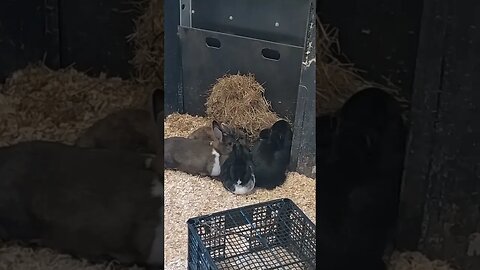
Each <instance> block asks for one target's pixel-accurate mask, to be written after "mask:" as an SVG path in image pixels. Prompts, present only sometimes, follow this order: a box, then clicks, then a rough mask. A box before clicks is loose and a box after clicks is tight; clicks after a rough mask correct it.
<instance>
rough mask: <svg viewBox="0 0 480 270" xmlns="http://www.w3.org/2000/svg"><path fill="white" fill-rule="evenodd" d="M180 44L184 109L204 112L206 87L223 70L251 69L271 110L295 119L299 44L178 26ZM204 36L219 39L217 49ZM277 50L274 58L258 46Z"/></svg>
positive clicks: (195, 112)
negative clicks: (276, 57)
mask: <svg viewBox="0 0 480 270" xmlns="http://www.w3.org/2000/svg"><path fill="white" fill-rule="evenodd" d="M179 33H180V40H181V44H182V45H181V46H182V62H183V90H184V106H185V111H186V112H187V113H190V114H194V115H205V105H204V104H205V101H206V98H207V95H206V93H207V90H208V89H210V88H211V86H212V85H213V84H214V83H215V82H216V80H217V79H218V78H221V77H222V76H223V75H225V74H236V73H238V72H240V73H241V74H247V73H252V74H254V75H255V77H256V79H257V81H258V82H259V83H261V84H263V86H264V88H265V97H266V98H267V100H269V101H270V102H271V104H272V108H273V110H274V111H275V112H277V113H279V114H280V115H281V116H282V117H288V118H289V119H291V120H292V121H293V120H294V119H295V106H296V100H297V92H298V85H299V79H300V70H301V62H302V58H303V48H302V47H295V46H289V45H283V44H278V43H272V42H266V41H262V40H255V39H250V38H243V37H238V36H233V35H229V34H223V33H217V32H211V31H205V30H198V29H190V28H185V27H181V26H180V27H179ZM207 37H211V38H215V39H218V40H219V41H220V42H221V47H220V48H219V49H217V48H212V47H208V46H206V43H205V39H206V38H207ZM264 48H270V49H273V50H276V51H278V52H279V53H280V59H279V60H278V61H275V60H270V59H266V58H265V57H263V56H262V50H263V49H264Z"/></svg>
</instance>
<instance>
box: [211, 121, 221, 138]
mask: <svg viewBox="0 0 480 270" xmlns="http://www.w3.org/2000/svg"><path fill="white" fill-rule="evenodd" d="M212 129H213V135H214V136H215V138H216V139H217V140H218V141H220V142H223V131H222V128H221V127H220V125H219V124H218V122H217V121H215V120H213V121H212Z"/></svg>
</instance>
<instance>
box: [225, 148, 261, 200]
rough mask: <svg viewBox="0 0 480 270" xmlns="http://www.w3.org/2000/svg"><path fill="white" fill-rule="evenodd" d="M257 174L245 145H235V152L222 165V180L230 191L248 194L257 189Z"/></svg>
mask: <svg viewBox="0 0 480 270" xmlns="http://www.w3.org/2000/svg"><path fill="white" fill-rule="evenodd" d="M255 179H256V178H255V174H254V169H253V161H252V155H251V153H250V150H249V149H248V148H247V147H246V146H244V145H243V144H240V143H236V144H234V145H233V151H232V152H231V153H230V155H229V156H228V158H227V159H226V160H225V162H224V163H223V164H222V168H221V174H220V180H221V181H222V183H223V186H224V187H225V189H227V190H228V191H230V192H232V193H234V194H247V193H249V192H250V191H252V190H253V188H254V187H255V181H256V180H255Z"/></svg>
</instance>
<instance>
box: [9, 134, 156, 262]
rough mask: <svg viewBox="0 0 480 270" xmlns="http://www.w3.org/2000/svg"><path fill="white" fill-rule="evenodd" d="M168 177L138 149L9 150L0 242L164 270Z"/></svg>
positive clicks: (45, 145)
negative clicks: (146, 162) (149, 167)
mask: <svg viewBox="0 0 480 270" xmlns="http://www.w3.org/2000/svg"><path fill="white" fill-rule="evenodd" d="M162 179H163V178H161V176H159V175H157V174H155V173H154V172H152V171H150V170H146V169H145V168H144V157H143V156H142V155H140V154H138V153H134V152H125V151H115V150H103V149H86V148H79V147H74V146H68V145H64V144H61V143H54V142H43V141H32V142H22V143H18V144H15V145H12V146H8V147H2V148H0V232H1V234H2V235H1V237H2V238H3V239H4V240H23V241H29V240H35V241H36V242H38V243H40V245H42V246H46V247H49V248H52V249H56V250H59V251H61V252H66V253H70V254H72V255H74V256H75V257H81V258H86V259H89V260H91V261H92V262H100V261H103V260H110V259H115V260H117V261H119V262H120V263H122V264H133V263H135V264H139V265H146V266H148V267H150V268H152V269H163V264H164V259H163V212H164V205H163V196H164V194H163V180H162ZM38 240H39V241H38Z"/></svg>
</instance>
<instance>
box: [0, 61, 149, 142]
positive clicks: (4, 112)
mask: <svg viewBox="0 0 480 270" xmlns="http://www.w3.org/2000/svg"><path fill="white" fill-rule="evenodd" d="M148 94H149V92H148V91H147V90H146V89H145V88H143V87H141V86H140V85H138V84H136V83H133V82H129V81H123V80H121V79H120V78H107V77H106V76H105V74H101V75H100V76H99V77H97V78H93V77H89V76H87V75H85V74H84V73H81V72H78V71H76V70H75V69H74V68H71V67H70V68H66V69H63V70H58V71H53V70H50V69H48V68H47V67H45V66H44V65H41V64H37V65H29V66H27V67H26V68H25V69H23V70H19V71H17V72H15V73H13V75H12V76H11V77H10V78H8V79H7V80H6V82H5V84H4V85H3V87H2V89H1V91H0V104H1V108H0V145H6V144H12V143H17V142H19V141H25V140H33V139H43V140H49V141H62V142H65V143H73V142H74V140H75V139H76V138H77V136H78V133H79V132H80V131H81V130H83V129H85V128H87V127H88V126H90V125H91V124H93V123H94V122H95V121H97V120H98V119H100V118H103V117H104V116H106V115H107V114H109V113H111V112H113V111H115V110H118V109H122V108H142V107H144V106H146V105H147V102H148Z"/></svg>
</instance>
